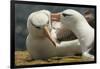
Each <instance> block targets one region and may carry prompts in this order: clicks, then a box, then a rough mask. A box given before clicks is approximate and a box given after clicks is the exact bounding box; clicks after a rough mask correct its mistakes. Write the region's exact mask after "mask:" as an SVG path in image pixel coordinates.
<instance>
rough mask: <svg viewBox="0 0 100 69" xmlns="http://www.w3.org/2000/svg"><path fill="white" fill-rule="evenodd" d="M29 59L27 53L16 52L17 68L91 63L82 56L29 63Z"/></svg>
mask: <svg viewBox="0 0 100 69" xmlns="http://www.w3.org/2000/svg"><path fill="white" fill-rule="evenodd" d="M27 57H28V52H27V51H16V52H15V64H16V66H20V65H36V64H54V63H71V62H83V61H90V60H89V58H83V57H81V56H73V57H68V56H64V57H52V58H48V59H47V60H32V61H27ZM92 61H93V60H92Z"/></svg>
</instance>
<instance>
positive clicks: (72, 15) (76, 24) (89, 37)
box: [59, 9, 94, 59]
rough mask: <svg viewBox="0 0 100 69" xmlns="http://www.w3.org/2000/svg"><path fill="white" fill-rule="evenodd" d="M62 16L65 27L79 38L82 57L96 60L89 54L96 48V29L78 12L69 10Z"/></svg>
mask: <svg viewBox="0 0 100 69" xmlns="http://www.w3.org/2000/svg"><path fill="white" fill-rule="evenodd" d="M61 14H62V15H61V20H60V21H61V22H62V24H64V25H63V26H65V27H67V28H68V29H69V30H71V31H72V32H73V33H74V34H75V35H76V37H77V38H78V40H79V42H80V48H81V52H82V55H83V56H86V57H90V58H92V59H94V56H93V55H91V54H89V51H90V50H91V49H92V48H93V47H94V29H93V28H92V27H91V26H90V25H89V24H88V22H87V20H86V19H85V17H84V16H83V15H82V14H80V13H79V12H78V11H75V10H72V9H67V10H64V11H63V12H62V13H61ZM59 46H61V45H59Z"/></svg>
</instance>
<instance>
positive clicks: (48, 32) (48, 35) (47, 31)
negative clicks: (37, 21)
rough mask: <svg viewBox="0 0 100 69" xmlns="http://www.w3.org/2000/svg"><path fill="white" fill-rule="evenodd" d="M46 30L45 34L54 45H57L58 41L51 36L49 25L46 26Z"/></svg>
mask: <svg viewBox="0 0 100 69" xmlns="http://www.w3.org/2000/svg"><path fill="white" fill-rule="evenodd" d="M44 31H45V34H46V36H47V38H48V39H49V40H50V41H51V42H52V43H53V45H54V46H55V47H56V42H55V41H54V40H53V38H52V37H51V36H50V31H49V29H48V27H47V26H44Z"/></svg>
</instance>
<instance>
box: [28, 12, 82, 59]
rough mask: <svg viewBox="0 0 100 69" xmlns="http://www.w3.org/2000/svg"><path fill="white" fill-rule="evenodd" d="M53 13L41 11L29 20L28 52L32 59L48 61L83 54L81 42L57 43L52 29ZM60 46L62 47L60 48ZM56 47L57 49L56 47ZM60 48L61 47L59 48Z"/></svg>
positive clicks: (30, 16) (31, 15) (32, 14)
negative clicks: (58, 57)
mask: <svg viewBox="0 0 100 69" xmlns="http://www.w3.org/2000/svg"><path fill="white" fill-rule="evenodd" d="M50 16H51V13H50V12H49V11H48V10H40V11H37V12H33V13H31V14H30V15H29V17H28V20H27V29H28V32H29V34H28V36H27V39H26V47H27V51H28V52H29V54H30V57H31V58H32V59H47V58H49V57H53V56H69V55H70V56H73V55H75V54H80V53H81V47H80V43H79V41H78V40H77V39H76V40H72V41H64V42H63V41H62V42H61V43H60V44H59V43H57V42H56V38H57V36H56V33H55V32H54V29H53V28H52V27H51V22H50V21H51V19H50ZM59 45H60V46H59ZM55 46H56V47H55ZM58 46H59V47H58Z"/></svg>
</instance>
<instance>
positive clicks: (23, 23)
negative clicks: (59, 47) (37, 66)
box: [15, 4, 95, 51]
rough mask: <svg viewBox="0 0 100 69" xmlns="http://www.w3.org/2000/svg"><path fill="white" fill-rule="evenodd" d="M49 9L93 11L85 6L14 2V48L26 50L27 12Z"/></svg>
mask: <svg viewBox="0 0 100 69" xmlns="http://www.w3.org/2000/svg"><path fill="white" fill-rule="evenodd" d="M43 9H45V10H49V11H50V12H61V11H63V10H65V9H74V10H77V11H79V12H80V13H81V14H84V12H85V11H86V10H87V9H90V10H91V11H92V12H93V13H94V11H95V9H94V8H86V7H70V6H51V5H38V4H33V5H29V4H16V5H15V50H16V51H19V50H21V51H22V50H26V38H27V35H28V31H27V18H28V16H29V14H31V13H32V12H35V11H39V10H43Z"/></svg>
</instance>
